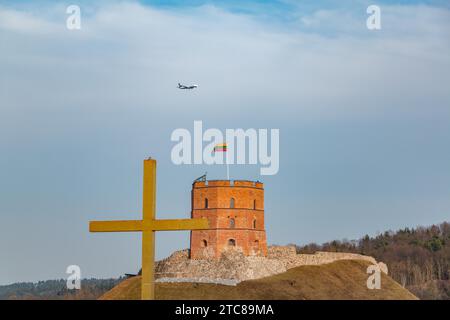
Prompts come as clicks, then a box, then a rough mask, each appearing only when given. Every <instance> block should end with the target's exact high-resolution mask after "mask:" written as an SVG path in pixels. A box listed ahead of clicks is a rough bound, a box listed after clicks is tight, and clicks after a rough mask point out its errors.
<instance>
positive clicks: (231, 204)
mask: <svg viewBox="0 0 450 320" xmlns="http://www.w3.org/2000/svg"><path fill="white" fill-rule="evenodd" d="M230 208H234V198H231V200H230Z"/></svg>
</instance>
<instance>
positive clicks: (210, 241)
mask: <svg viewBox="0 0 450 320" xmlns="http://www.w3.org/2000/svg"><path fill="white" fill-rule="evenodd" d="M191 216H192V218H207V219H208V220H209V225H210V229H208V230H194V231H191V258H192V259H204V258H216V259H217V258H220V255H221V254H222V252H224V251H226V250H230V249H238V250H242V252H243V253H244V255H246V256H249V255H260V256H266V255H267V243H266V231H265V229H264V185H263V184H262V183H261V182H258V181H256V182H255V181H246V180H234V181H233V180H209V181H195V182H194V183H193V185H192V211H191Z"/></svg>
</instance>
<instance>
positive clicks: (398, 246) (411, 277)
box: [296, 222, 450, 300]
mask: <svg viewBox="0 0 450 320" xmlns="http://www.w3.org/2000/svg"><path fill="white" fill-rule="evenodd" d="M296 247H297V252H298V253H314V252H316V251H334V252H353V253H360V254H364V255H368V256H373V257H374V258H375V259H376V260H377V261H382V262H384V263H386V264H387V266H388V268H389V275H390V276H391V277H392V278H393V279H394V280H396V281H397V282H398V283H400V284H401V285H402V286H404V287H406V288H407V289H408V290H410V291H411V292H412V293H414V294H415V295H416V296H417V297H419V298H420V299H445V300H450V223H448V222H443V223H441V224H439V225H432V226H430V227H417V228H414V229H410V228H405V229H401V230H398V231H395V232H394V231H386V232H384V233H381V234H378V235H376V236H374V237H370V236H368V235H366V236H364V237H362V238H361V239H359V240H352V241H348V240H342V241H339V240H335V241H331V242H327V243H324V244H321V245H318V244H315V243H311V244H308V245H305V246H296Z"/></svg>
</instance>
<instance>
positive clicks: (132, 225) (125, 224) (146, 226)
mask: <svg viewBox="0 0 450 320" xmlns="http://www.w3.org/2000/svg"><path fill="white" fill-rule="evenodd" d="M208 228H209V223H208V219H204V218H200V219H163V220H150V221H145V222H144V221H143V220H116V221H90V222H89V231H90V232H133V231H177V230H205V229H208Z"/></svg>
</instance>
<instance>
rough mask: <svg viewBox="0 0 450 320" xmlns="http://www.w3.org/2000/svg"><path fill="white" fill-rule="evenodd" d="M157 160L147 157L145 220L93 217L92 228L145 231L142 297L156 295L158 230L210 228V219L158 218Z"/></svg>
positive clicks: (143, 212)
mask: <svg viewBox="0 0 450 320" xmlns="http://www.w3.org/2000/svg"><path fill="white" fill-rule="evenodd" d="M155 208H156V160H153V159H148V160H144V189H143V208H142V215H143V218H142V220H119V221H91V222H89V231H90V232H131V231H140V232H142V284H141V299H142V300H152V299H154V298H155V279H154V273H155V269H154V268H155V267H154V265H155V231H174V230H202V229H208V227H209V226H208V220H207V219H170V220H157V219H156V218H155Z"/></svg>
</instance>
